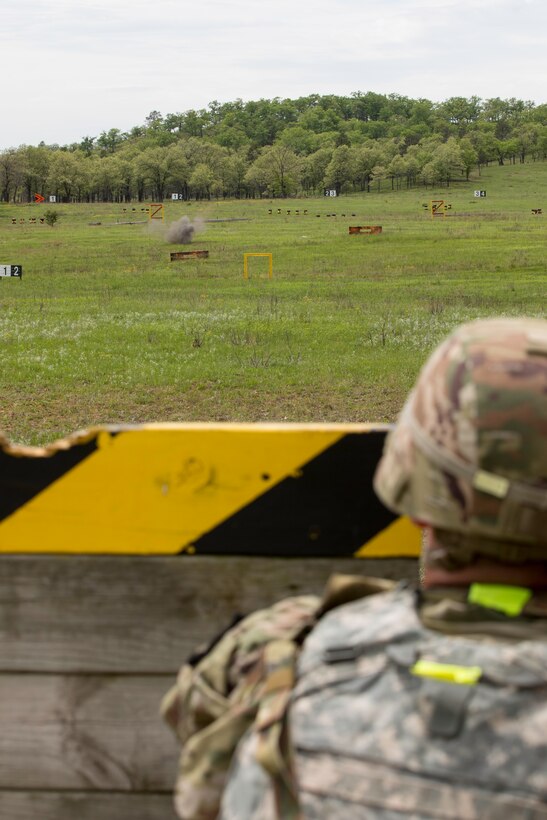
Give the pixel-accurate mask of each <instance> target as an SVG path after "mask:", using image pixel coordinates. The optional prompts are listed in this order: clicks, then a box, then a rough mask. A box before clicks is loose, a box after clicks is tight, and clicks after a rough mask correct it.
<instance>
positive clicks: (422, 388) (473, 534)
mask: <svg viewBox="0 0 547 820" xmlns="http://www.w3.org/2000/svg"><path fill="white" fill-rule="evenodd" d="M374 486H375V489H376V492H377V493H378V495H379V496H380V498H381V499H382V500H383V502H384V503H385V504H386V505H387V506H388V507H390V508H391V509H393V510H396V511H397V512H400V513H405V514H407V515H410V516H411V517H413V518H414V519H416V520H418V521H420V522H422V523H426V524H430V525H431V526H433V527H434V528H439V529H440V530H441V531H442V532H441V535H440V536H439V540H440V541H442V542H443V544H444V545H445V546H446V548H447V551H448V552H449V553H450V554H451V557H452V558H453V559H454V561H455V562H456V564H460V565H464V564H466V563H470V562H471V561H472V560H473V558H474V556H475V555H477V554H479V555H486V556H493V557H496V558H498V559H500V560H503V561H506V562H521V561H532V560H545V559H546V558H547V322H545V321H541V320H532V319H489V320H481V321H477V322H472V323H470V324H467V325H463V326H462V327H460V328H458V329H457V330H456V331H455V332H454V333H453V334H452V335H451V336H450V337H449V338H448V339H447V340H446V341H445V342H444V343H443V344H441V346H440V347H439V348H438V349H437V350H436V351H435V353H434V354H433V355H432V356H431V358H430V359H429V361H428V362H427V364H426V365H425V367H424V369H423V370H422V372H421V374H420V376H419V378H418V381H417V383H416V387H415V389H414V391H413V392H412V393H411V395H410V396H409V398H408V400H407V402H406V405H405V407H404V409H403V412H402V414H401V417H400V419H399V421H398V423H397V425H396V427H395V429H394V431H393V432H392V433H391V434H390V436H389V437H388V440H387V442H386V448H385V452H384V456H383V458H382V460H381V462H380V464H379V467H378V470H377V474H376V477H375V483H374ZM447 568H449V569H450V568H454V567H453V566H450V562H448V564H447Z"/></svg>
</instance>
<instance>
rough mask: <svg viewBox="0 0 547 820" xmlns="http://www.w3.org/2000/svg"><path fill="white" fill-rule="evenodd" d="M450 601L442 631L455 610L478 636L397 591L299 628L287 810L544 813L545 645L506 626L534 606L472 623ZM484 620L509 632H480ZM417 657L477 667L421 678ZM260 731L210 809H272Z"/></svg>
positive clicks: (246, 814) (464, 609)
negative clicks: (431, 625) (431, 624)
mask: <svg viewBox="0 0 547 820" xmlns="http://www.w3.org/2000/svg"><path fill="white" fill-rule="evenodd" d="M455 603H456V604H457V606H455V609H454V612H453V613H452V616H451V620H450V623H449V625H448V626H449V630H453V629H454V628H455V627H454V623H455V621H457V616H456V615H455V614H454V613H455V612H456V611H459V612H460V621H461V624H462V628H463V631H465V630H466V628H467V627H468V626H469V624H470V623H471V624H474V626H475V631H476V633H477V634H476V637H469V636H467V635H447V634H443V633H440V632H437V631H433V630H431V629H428V628H427V627H425V626H424V625H423V623H422V619H421V617H420V615H421V612H420V608H430V607H431V606H437V607H438V605H439V602H438V601H435V600H430V599H428V598H427V596H426V599H425V600H423V601H421V602H420V604H419V607H417V605H416V594H415V592H413V591H412V590H408V589H404V588H397V589H394V590H392V591H390V592H385V593H383V594H379V595H373V596H370V597H367V598H363V599H361V600H357V601H354V602H352V603H349V604H347V605H345V606H341V607H339V608H337V609H334V610H332V611H330V612H328V613H327V614H326V615H325V616H324V617H323V618H322V619H321V620H320V621H319V622H318V624H317V625H316V626H315V628H314V629H313V630H312V632H311V633H310V634H309V635H308V637H307V638H306V641H305V643H304V647H303V649H302V652H301V654H300V656H299V661H298V674H297V684H296V687H295V689H294V692H293V694H292V697H291V700H290V705H289V708H288V720H289V726H290V732H291V742H292V746H293V754H294V768H295V772H296V779H297V783H298V798H299V815H298V816H299V817H301V818H310V820H312V819H313V820H319V818H322V819H324V820H362V818H375V820H376V819H377V818H380V819H381V820H401V818H403V817H404V818H420V820H424V818H445V820H478V819H479V818H481V820H482V819H483V818H490V819H491V820H500V818H501V820H505V818H507V820H524V818H527V820H531V819H532V818H534V819H536V820H539V818H543V820H545V818H547V766H546V763H545V761H546V760H547V697H546V696H547V642H546V641H545V639H544V638H543V639H540V640H537V639H529V640H526V639H525V640H521V639H515V636H514V633H513V629H514V623H515V622H517V621H518V622H519V623H520V626H521V628H522V635H521V637H522V636H523V635H524V634H525V632H526V625H527V624H528V623H530V622H531V621H532V620H535V617H534V616H531V615H522V616H519V617H517V618H510V617H507V616H504V615H501V614H500V613H496V614H494V613H492V612H490V611H489V610H484V612H483V616H484V617H483V619H482V622H481V619H480V611H479V612H478V611H477V607H476V606H475V605H474V606H471V605H469V606H467V605H465V603H463V602H461V601H456V602H455ZM532 609H533V606H532ZM540 609H541V602H540ZM479 610H480V608H479ZM536 617H537V618H538V619H539V620H541V618H540V617H539V616H536ZM493 620H496V621H497V622H498V623H499V624H501V626H502V627H503V624H504V623H505V626H506V627H507V631H508V635H510V636H511V637H504V636H503V635H502V633H503V629H500V637H497V638H492V637H490V638H488V637H487V635H488V631H489V627H490V625H491V624H492V621H493ZM418 659H425V660H429V661H435V662H438V663H444V664H456V665H459V666H465V667H469V666H479V667H480V668H481V670H482V676H481V678H480V680H479V682H478V683H477V684H476V685H462V684H456V683H450V682H446V681H440V680H435V679H428V678H419V677H417V676H415V675H413V674H412V673H411V671H410V670H411V668H412V666H413V664H414V662H415V661H416V660H418ZM259 742H260V740H259V736H258V734H257V732H256V731H254V730H253V729H250V730H249V731H248V732H247V734H246V735H245V738H244V739H243V741H242V742H241V743H240V745H239V747H238V749H237V753H236V755H235V758H234V763H233V767H232V770H231V774H230V778H229V780H228V783H227V786H226V789H225V792H224V796H223V800H222V805H221V812H220V818H221V820H243V819H244V820H274V818H276V820H277V818H278V815H277V814H276V801H275V789H274V786H273V785H272V781H271V779H270V778H269V777H268V775H267V774H266V773H265V771H264V769H263V767H262V766H261V765H260V764H259V763H258V762H257V754H258V747H259Z"/></svg>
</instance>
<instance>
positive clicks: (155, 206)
mask: <svg viewBox="0 0 547 820" xmlns="http://www.w3.org/2000/svg"><path fill="white" fill-rule="evenodd" d="M164 213H165V209H164V207H163V202H152V203H151V205H150V206H149V210H148V220H149V221H151V220H152V219H161V220H162V222H163V219H164ZM158 214H159V216H158Z"/></svg>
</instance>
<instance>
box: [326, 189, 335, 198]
mask: <svg viewBox="0 0 547 820" xmlns="http://www.w3.org/2000/svg"><path fill="white" fill-rule="evenodd" d="M325 196H336V188H325Z"/></svg>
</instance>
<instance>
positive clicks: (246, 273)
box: [243, 253, 273, 279]
mask: <svg viewBox="0 0 547 820" xmlns="http://www.w3.org/2000/svg"><path fill="white" fill-rule="evenodd" d="M249 256H267V257H268V260H269V264H268V278H269V279H271V278H272V276H273V257H272V254H271V253H244V254H243V278H244V279H248V278H249V262H248V259H249Z"/></svg>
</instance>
